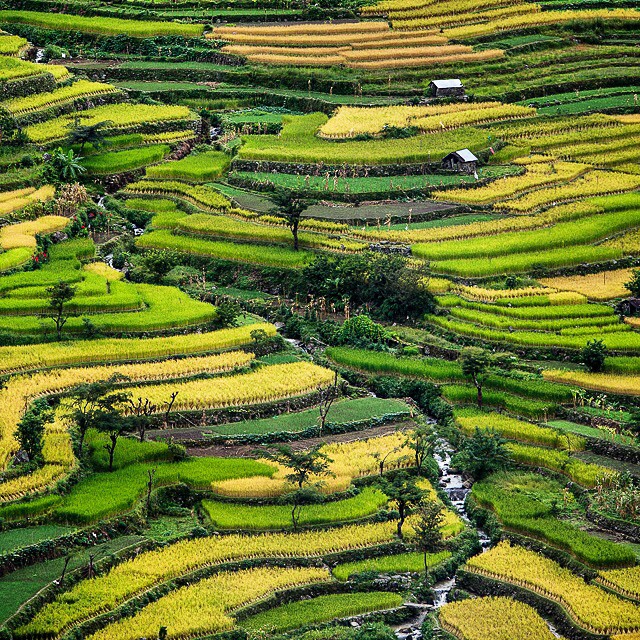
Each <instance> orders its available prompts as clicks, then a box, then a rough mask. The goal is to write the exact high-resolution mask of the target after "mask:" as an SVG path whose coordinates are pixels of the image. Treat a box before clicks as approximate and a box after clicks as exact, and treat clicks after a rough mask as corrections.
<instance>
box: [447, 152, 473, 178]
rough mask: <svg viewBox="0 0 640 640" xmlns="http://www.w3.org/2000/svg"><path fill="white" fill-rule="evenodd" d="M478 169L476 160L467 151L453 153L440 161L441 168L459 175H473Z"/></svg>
mask: <svg viewBox="0 0 640 640" xmlns="http://www.w3.org/2000/svg"><path fill="white" fill-rule="evenodd" d="M477 167H478V158H476V157H475V156H474V155H473V153H471V151H469V149H460V150H459V151H454V152H453V153H450V154H449V155H447V156H445V157H444V158H443V159H442V168H443V169H447V170H449V171H459V172H460V173H474V172H475V171H476V169H477Z"/></svg>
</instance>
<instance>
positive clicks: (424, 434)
mask: <svg viewBox="0 0 640 640" xmlns="http://www.w3.org/2000/svg"><path fill="white" fill-rule="evenodd" d="M405 446H407V447H408V448H409V449H411V450H412V451H413V460H414V464H415V467H416V472H417V474H418V475H422V470H423V469H424V464H425V462H426V461H427V460H428V459H429V458H430V457H431V456H432V455H433V452H434V450H435V446H436V434H435V432H434V431H433V429H431V428H429V427H428V426H426V425H420V426H419V427H418V428H417V429H414V430H413V431H410V432H409V435H408V436H407V438H406V440H405Z"/></svg>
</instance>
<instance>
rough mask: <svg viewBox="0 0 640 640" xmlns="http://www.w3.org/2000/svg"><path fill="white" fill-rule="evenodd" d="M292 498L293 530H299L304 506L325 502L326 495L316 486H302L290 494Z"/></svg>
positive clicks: (289, 496)
mask: <svg viewBox="0 0 640 640" xmlns="http://www.w3.org/2000/svg"><path fill="white" fill-rule="evenodd" d="M287 499H288V500H291V505H292V508H291V525H292V526H293V530H294V531H297V530H298V526H299V525H300V517H301V516H302V508H303V507H304V506H306V505H310V504H321V503H322V502H324V496H323V495H322V494H321V493H320V492H319V491H318V488H317V487H316V486H310V487H302V488H301V489H297V490H296V491H292V492H291V493H290V494H289V495H288V496H287Z"/></svg>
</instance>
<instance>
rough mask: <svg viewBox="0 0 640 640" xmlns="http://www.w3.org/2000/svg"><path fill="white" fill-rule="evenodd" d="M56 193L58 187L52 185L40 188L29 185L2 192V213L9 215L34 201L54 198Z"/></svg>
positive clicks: (0, 195)
mask: <svg viewBox="0 0 640 640" xmlns="http://www.w3.org/2000/svg"><path fill="white" fill-rule="evenodd" d="M55 193H56V188H55V187H54V186H52V185H45V186H44V187H40V188H39V189H35V188H34V187H27V188H26V189H17V190H15V191H5V192H3V193H0V215H7V214H9V213H13V212H15V211H18V210H19V209H23V208H24V207H26V206H27V205H28V204H31V203H32V202H47V201H48V200H52V199H53V196H54V195H55Z"/></svg>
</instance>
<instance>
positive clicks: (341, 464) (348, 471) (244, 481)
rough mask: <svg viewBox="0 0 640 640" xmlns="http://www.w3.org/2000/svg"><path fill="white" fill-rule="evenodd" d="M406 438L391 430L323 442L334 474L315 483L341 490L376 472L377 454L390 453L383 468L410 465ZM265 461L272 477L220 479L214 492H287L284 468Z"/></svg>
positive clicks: (269, 494)
mask: <svg viewBox="0 0 640 640" xmlns="http://www.w3.org/2000/svg"><path fill="white" fill-rule="evenodd" d="M405 440H406V437H405V435H404V434H402V433H393V434H390V435H386V436H381V437H378V438H369V439H367V440H355V441H353V442H338V443H332V444H327V445H324V446H323V447H322V449H321V450H322V453H324V454H326V455H327V456H329V458H330V459H331V463H330V464H329V470H330V471H331V473H332V474H333V476H328V477H327V476H322V477H318V478H314V482H316V481H319V482H321V483H322V486H321V490H322V491H323V492H324V493H334V492H336V491H344V490H345V489H347V488H348V487H349V485H350V484H351V482H352V480H353V479H354V478H358V477H361V476H367V475H372V474H374V473H376V471H377V470H378V466H379V462H378V456H381V457H384V456H385V455H387V454H389V456H388V458H387V461H386V463H385V470H391V469H399V468H402V467H406V466H410V465H411V464H412V458H411V450H410V449H409V448H408V447H407V446H405V444H404V443H405ZM265 462H266V461H265ZM268 464H273V465H274V466H276V467H277V469H278V470H277V471H276V473H275V474H274V475H273V476H271V477H266V476H263V477H255V478H238V479H237V480H223V481H221V482H215V483H213V485H212V488H213V491H214V492H215V493H217V494H219V495H223V496H228V497H235V498H239V497H243V498H264V497H275V496H279V495H282V494H284V493H286V492H287V491H290V490H291V486H290V485H289V483H288V482H287V480H286V475H287V473H288V472H287V470H286V469H285V468H284V467H282V466H280V465H277V464H276V463H272V462H269V463H268Z"/></svg>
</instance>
